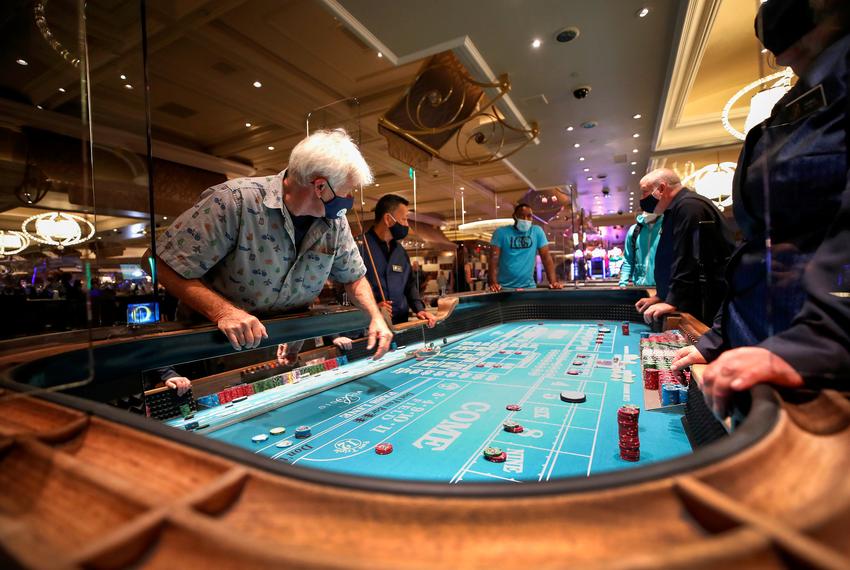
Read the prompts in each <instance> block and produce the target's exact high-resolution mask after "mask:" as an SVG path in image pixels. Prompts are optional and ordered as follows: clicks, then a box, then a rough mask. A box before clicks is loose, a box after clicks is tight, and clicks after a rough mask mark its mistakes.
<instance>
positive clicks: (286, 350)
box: [277, 342, 298, 366]
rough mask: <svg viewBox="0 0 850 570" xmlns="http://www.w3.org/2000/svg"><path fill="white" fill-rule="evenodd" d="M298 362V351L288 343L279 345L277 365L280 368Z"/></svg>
mask: <svg viewBox="0 0 850 570" xmlns="http://www.w3.org/2000/svg"><path fill="white" fill-rule="evenodd" d="M296 362H298V349H297V348H296V347H294V346H292V347H291V346H289V344H288V343H285V342H284V343H283V344H279V345H277V363H278V365H279V366H290V365H293V364H295V363H296Z"/></svg>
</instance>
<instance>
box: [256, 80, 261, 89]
mask: <svg viewBox="0 0 850 570" xmlns="http://www.w3.org/2000/svg"><path fill="white" fill-rule="evenodd" d="M262 86H263V84H262V83H260V82H259V81H255V82H254V87H256V88H257V89H259V88H260V87H262Z"/></svg>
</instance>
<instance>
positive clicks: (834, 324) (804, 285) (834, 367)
mask: <svg viewBox="0 0 850 570" xmlns="http://www.w3.org/2000/svg"><path fill="white" fill-rule="evenodd" d="M810 6H814V7H815V9H814V10H813V9H812V8H811V7H810ZM848 24H850V7H848V3H847V2H846V1H840V0H822V1H818V2H811V3H809V2H807V1H805V0H770V2H767V3H765V4H762V5H761V8H760V10H759V17H758V18H757V19H756V31H757V35H758V36H759V39H760V40H761V41H762V43H763V44H764V46H765V47H766V48H767V49H769V50H770V51H772V52H773V53H774V54H775V55H776V61H777V63H779V64H780V65H789V66H791V68H792V69H793V70H794V72H795V73H796V74H797V75H798V76H799V80H798V81H797V84H796V85H795V86H794V87H793V88H792V89H791V90H790V91H789V92H788V93H787V94H786V95H785V97H783V98H782V99H781V100H780V101H779V102H778V103H777V104H776V106H775V107H774V108H773V112H772V114H771V116H770V117H769V118H768V119H767V120H766V121H764V122H763V123H762V124H761V125H758V126H756V127H754V128H753V129H752V130H750V132H749V133H748V134H747V138H746V141H745V143H744V148H743V150H742V151H741V156H740V158H739V159H738V168H737V170H736V172H735V180H734V182H733V199H734V211H735V219H736V220H737V222H738V225H739V227H740V229H741V232H742V234H743V241H742V243H741V245H740V246H739V247H738V249H737V250H736V251H735V253H734V254H733V256H732V259H731V260H730V263H729V271H728V280H729V286H730V293H729V296H728V298H727V300H726V302H725V303H724V304H723V307H722V311H721V313H720V314H719V315H718V317H717V319H716V320H715V323H714V328H713V329H712V330H711V331H710V332H709V333H707V334H706V335H704V336H703V337H702V339H701V340H700V342H699V343H698V344H697V345H696V347H695V348H694V347H692V348H690V349H687V350H684V349H683V350H682V351H680V354H678V355H677V356H678V358H677V360H676V361H675V362H674V364H675V365H676V366H678V367H682V366H687V365H689V364H692V363H701V362H705V361H709V362H711V361H713V362H712V364H711V365H710V366H708V368H706V370H705V374H704V383H705V386H704V391H705V395H706V399H707V400H708V401H709V402H710V403H712V402H713V408H714V411H715V413H716V414H718V415H723V414H725V412H726V401H727V399H728V397H729V395H730V394H731V392H734V391H740V390H747V389H749V388H751V387H752V386H754V385H755V384H759V383H762V382H770V383H772V384H776V385H781V386H788V387H801V386H804V385H807V386H810V387H815V386H823V385H836V384H837V385H843V389H846V386H847V384H846V382H847V379H848V378H850V190H848V181H847V168H848V161H847V156H848V149H847V135H848V127H850V125H848V114H847V112H848V104H849V103H848V97H847V91H848V71H850V64H848V61H849V60H850V35H848V30H850V26H848ZM768 241H769V242H770V243H771V244H772V247H771V250H770V251H768V250H767V248H766V243H767V242H768Z"/></svg>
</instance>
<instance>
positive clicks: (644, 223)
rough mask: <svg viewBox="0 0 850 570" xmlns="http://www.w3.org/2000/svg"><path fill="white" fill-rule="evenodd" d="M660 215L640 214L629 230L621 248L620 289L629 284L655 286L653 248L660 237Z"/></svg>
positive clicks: (656, 245)
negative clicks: (622, 251)
mask: <svg viewBox="0 0 850 570" xmlns="http://www.w3.org/2000/svg"><path fill="white" fill-rule="evenodd" d="M661 218H662V215H661V214H648V213H646V212H641V213H640V214H638V215H637V223H636V224H634V225H633V226H632V227H630V228H629V232H628V235H627V236H626V244H625V247H624V248H623V249H624V250H625V251H624V253H623V259H624V261H623V265H622V267H621V268H620V283H619V285H620V287H625V286H626V285H628V284H629V282H631V283H632V284H634V285H637V286H641V287H654V286H655V248H656V247H658V236H660V235H661Z"/></svg>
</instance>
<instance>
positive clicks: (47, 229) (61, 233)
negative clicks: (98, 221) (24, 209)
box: [21, 212, 94, 248]
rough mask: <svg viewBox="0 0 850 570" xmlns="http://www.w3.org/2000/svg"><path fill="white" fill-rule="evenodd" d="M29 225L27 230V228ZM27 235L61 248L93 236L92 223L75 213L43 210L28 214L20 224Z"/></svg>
mask: <svg viewBox="0 0 850 570" xmlns="http://www.w3.org/2000/svg"><path fill="white" fill-rule="evenodd" d="M28 226H32V227H30V230H34V231H29V230H28V229H27V227H28ZM21 230H22V231H23V233H24V234H26V236H27V237H29V238H30V239H32V240H34V241H37V242H39V243H43V244H46V245H55V246H58V247H59V248H63V247H66V246H69V245H76V244H78V243H83V242H85V241H88V240H90V239H91V238H92V236H94V224H92V223H91V222H90V221H88V220H87V219H85V218H83V217H82V216H78V215H77V214H69V213H67V212H45V213H43V214H37V215H35V216H30V217H29V218H27V219H26V220H24V223H23V224H21Z"/></svg>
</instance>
